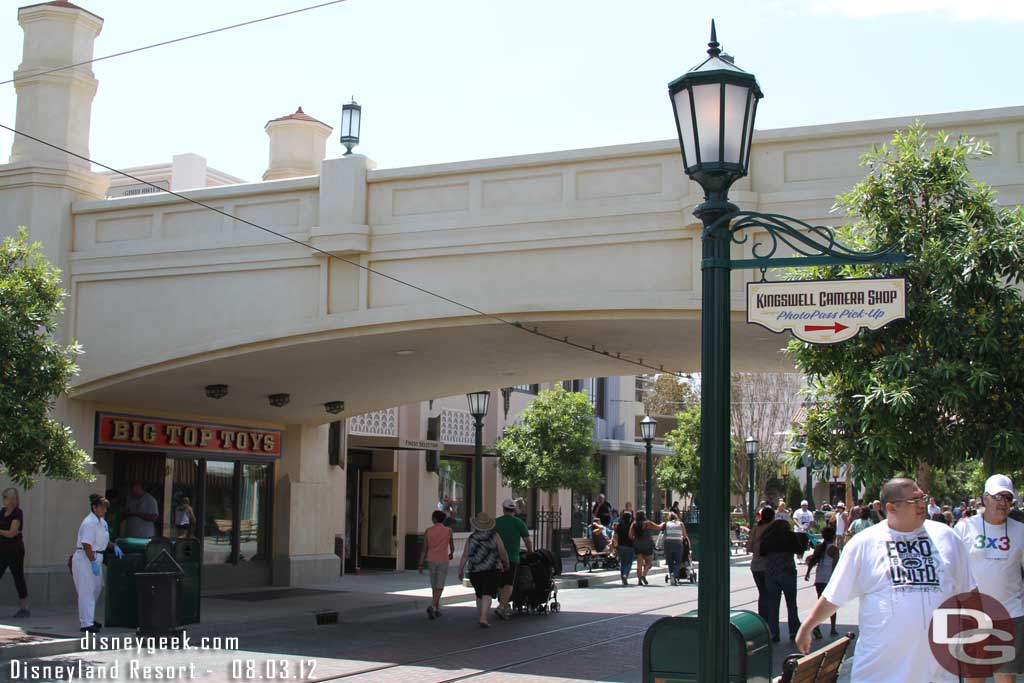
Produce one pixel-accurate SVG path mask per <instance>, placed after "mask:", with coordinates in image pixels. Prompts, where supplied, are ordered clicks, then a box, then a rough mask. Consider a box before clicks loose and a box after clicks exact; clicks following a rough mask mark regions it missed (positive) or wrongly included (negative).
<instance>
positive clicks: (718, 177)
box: [668, 21, 909, 683]
mask: <svg viewBox="0 0 1024 683" xmlns="http://www.w3.org/2000/svg"><path fill="white" fill-rule="evenodd" d="M668 93H669V97H670V99H671V100H672V110H673V111H674V113H675V119H676V131H677V132H678V133H679V146H680V148H681V150H682V153H683V170H684V171H685V173H686V175H688V176H690V178H691V179H692V180H694V181H695V182H697V183H698V184H699V185H700V186H701V189H702V190H703V191H704V202H703V203H701V204H700V205H699V206H697V208H696V209H695V210H694V212H693V213H694V215H695V216H696V217H697V218H699V219H700V220H701V222H702V223H703V224H704V229H703V230H702V231H701V248H702V253H703V258H702V260H701V271H702V275H701V286H702V288H703V290H702V293H701V359H700V365H701V383H700V397H701V426H700V495H701V503H702V505H701V539H702V548H701V571H702V573H703V574H704V575H705V576H713V577H715V580H714V581H702V582H701V583H700V586H699V587H698V593H697V610H698V612H699V614H700V627H699V629H698V632H697V635H698V642H697V652H698V660H697V661H698V676H697V680H698V681H699V683H725V681H727V680H729V647H728V644H729V641H728V634H729V462H730V457H729V447H730V444H729V365H730V363H729V360H730V359H729V352H730V348H729V346H730V339H729V313H730V287H729V275H730V273H731V271H732V270H733V269H734V268H757V269H760V270H761V271H762V273H763V272H765V271H766V270H767V269H769V268H783V267H789V266H796V267H806V266H820V265H843V264H884V263H902V262H904V261H906V260H908V259H909V256H907V255H906V254H901V253H898V252H896V251H895V246H896V245H895V244H891V245H889V246H882V247H880V248H878V249H876V250H874V251H859V250H856V249H853V248H850V247H848V246H846V245H844V244H843V243H842V241H841V240H840V239H839V238H838V237H837V235H836V233H835V230H834V229H833V228H830V227H827V226H822V225H811V224H809V223H805V222H804V221H801V220H797V219H795V218H792V217H789V216H783V215H781V214H775V213H771V214H769V213H758V212H756V211H741V210H739V209H738V208H737V207H736V206H735V205H734V204H732V203H730V202H729V188H730V186H731V185H732V184H733V182H735V181H736V180H737V179H739V178H742V177H743V176H745V175H747V168H748V165H749V162H750V147H751V144H752V142H753V136H754V116H755V114H756V113H757V103H758V100H760V99H761V97H762V96H763V95H762V93H761V88H760V86H758V84H757V80H756V79H755V78H754V76H753V74H750V73H747V72H746V71H744V70H743V69H741V68H739V67H738V66H736V64H735V63H734V62H733V60H732V58H731V57H728V56H726V55H723V54H722V50H721V48H720V46H719V44H718V38H717V36H716V34H715V22H713V21H712V22H711V42H710V43H708V57H707V59H705V60H704V61H703V62H701V63H700V64H698V65H697V66H695V67H694V68H692V69H690V70H689V71H687V72H686V73H685V74H683V75H682V76H680V77H679V78H677V79H676V80H674V81H672V82H671V83H669V85H668ZM751 228H754V229H757V230H758V231H760V233H761V234H759V235H758V241H757V242H755V243H753V244H751V246H750V253H751V256H752V258H740V259H732V258H730V254H729V248H730V245H731V244H744V243H745V242H747V241H748V239H749V238H748V237H747V236H744V235H743V232H744V231H745V230H748V229H751ZM765 238H767V239H765ZM783 246H785V247H786V248H787V249H789V250H791V251H792V252H793V253H795V254H798V256H794V257H780V256H776V255H775V254H776V253H778V250H779V249H780V247H783ZM787 469H788V468H787Z"/></svg>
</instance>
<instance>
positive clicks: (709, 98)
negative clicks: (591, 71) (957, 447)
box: [668, 21, 762, 683]
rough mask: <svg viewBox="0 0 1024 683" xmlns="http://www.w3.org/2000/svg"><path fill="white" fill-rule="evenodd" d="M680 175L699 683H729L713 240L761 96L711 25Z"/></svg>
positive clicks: (679, 83) (676, 85) (683, 80)
mask: <svg viewBox="0 0 1024 683" xmlns="http://www.w3.org/2000/svg"><path fill="white" fill-rule="evenodd" d="M668 91H669V97H670V98H671V100H672V109H673V110H674V112H675V118H676V130H677V132H678V133H679V142H680V147H681V148H682V153H683V170H684V171H685V172H686V174H687V175H688V176H690V178H691V179H693V180H694V181H696V182H697V183H698V184H699V185H700V186H701V188H702V189H703V190H704V202H703V203H702V204H700V205H699V206H698V207H697V208H696V210H695V211H694V212H693V213H694V215H695V216H697V218H699V219H700V220H701V222H702V223H703V224H704V226H705V231H704V235H703V236H702V243H703V244H702V247H703V260H702V262H701V270H702V271H703V273H702V285H703V293H702V305H701V383H700V387H701V389H700V395H701V411H702V413H701V432H700V443H701V454H700V495H701V503H702V506H701V519H700V522H701V541H702V544H703V548H702V549H701V572H702V573H703V574H704V576H710V577H714V580H713V581H701V582H700V585H699V587H698V595H697V613H698V614H700V617H701V619H700V627H699V640H698V644H697V652H698V672H699V676H698V680H699V681H700V682H701V683H720V682H723V681H727V680H728V678H729V671H728V664H729V660H728V656H729V640H728V637H729V559H728V558H729V469H728V468H729V462H730V458H729V365H730V359H729V346H730V336H729V306H730V301H729V299H730V292H729V273H730V270H731V268H730V263H729V244H730V234H729V231H728V230H724V231H722V230H719V231H715V232H713V233H710V234H709V231H708V228H709V227H710V226H712V224H714V223H715V222H716V221H718V220H719V219H720V218H722V217H723V216H727V215H729V214H732V213H734V212H736V211H738V208H737V207H736V206H735V205H734V204H731V203H730V202H729V187H730V186H731V185H732V184H733V182H735V181H736V180H737V179H739V178H742V177H743V176H745V175H747V166H748V163H749V161H750V143H751V138H752V137H753V131H754V116H755V115H756V113H757V102H758V100H760V99H761V97H762V93H761V88H760V86H758V84H757V80H756V79H755V78H754V76H753V74H750V73H747V72H746V71H744V70H742V69H740V68H739V67H738V66H736V65H735V64H734V63H733V61H732V59H731V58H729V57H727V56H723V55H722V50H721V48H720V46H719V44H718V39H717V36H716V34H715V23H714V21H712V22H711V42H709V43H708V57H707V59H705V60H704V61H703V62H701V63H700V64H698V65H697V66H695V67H693V68H692V69H690V70H689V71H687V72H686V73H685V74H683V75H682V76H680V77H679V78H677V79H676V80H674V81H672V82H671V83H669V86H668Z"/></svg>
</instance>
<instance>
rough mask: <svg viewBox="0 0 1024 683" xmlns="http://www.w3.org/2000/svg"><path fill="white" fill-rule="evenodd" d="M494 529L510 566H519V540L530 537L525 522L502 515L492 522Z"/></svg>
mask: <svg viewBox="0 0 1024 683" xmlns="http://www.w3.org/2000/svg"><path fill="white" fill-rule="evenodd" d="M494 528H495V529H497V530H498V535H499V536H501V542H502V543H504V544H505V552H506V553H508V561H509V562H511V563H512V564H519V544H520V542H521V539H524V538H529V537H530V529H529V527H527V526H526V522H524V521H523V520H521V519H519V518H518V517H516V516H515V515H502V516H501V517H498V519H496V520H495V521H494Z"/></svg>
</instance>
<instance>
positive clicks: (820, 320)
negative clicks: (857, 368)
mask: <svg viewBox="0 0 1024 683" xmlns="http://www.w3.org/2000/svg"><path fill="white" fill-rule="evenodd" d="M906 317H907V283H906V280H905V279H904V278H864V279H849V280H797V281H792V282H750V283H748V284H747V322H748V323H752V324H754V325H760V326H761V327H764V328H765V329H768V330H771V331H772V332H785V331H786V330H789V331H791V332H792V333H793V336H794V337H796V338H797V339H800V340H803V341H805V342H809V343H811V344H837V343H839V342H842V341H846V340H847V339H850V338H852V337H855V336H857V334H859V333H860V331H861V330H862V329H864V328H867V329H869V330H878V329H881V328H883V327H885V326H886V325H888V324H889V323H891V322H893V321H894V320H902V319H904V318H906Z"/></svg>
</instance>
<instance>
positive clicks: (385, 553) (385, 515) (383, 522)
mask: <svg viewBox="0 0 1024 683" xmlns="http://www.w3.org/2000/svg"><path fill="white" fill-rule="evenodd" d="M361 498H362V533H361V534H360V536H361V539H360V544H359V545H360V548H361V550H362V554H363V556H364V557H370V558H379V559H389V560H394V558H395V557H396V556H397V554H398V473H397V472H364V473H363V486H362V496H361Z"/></svg>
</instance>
